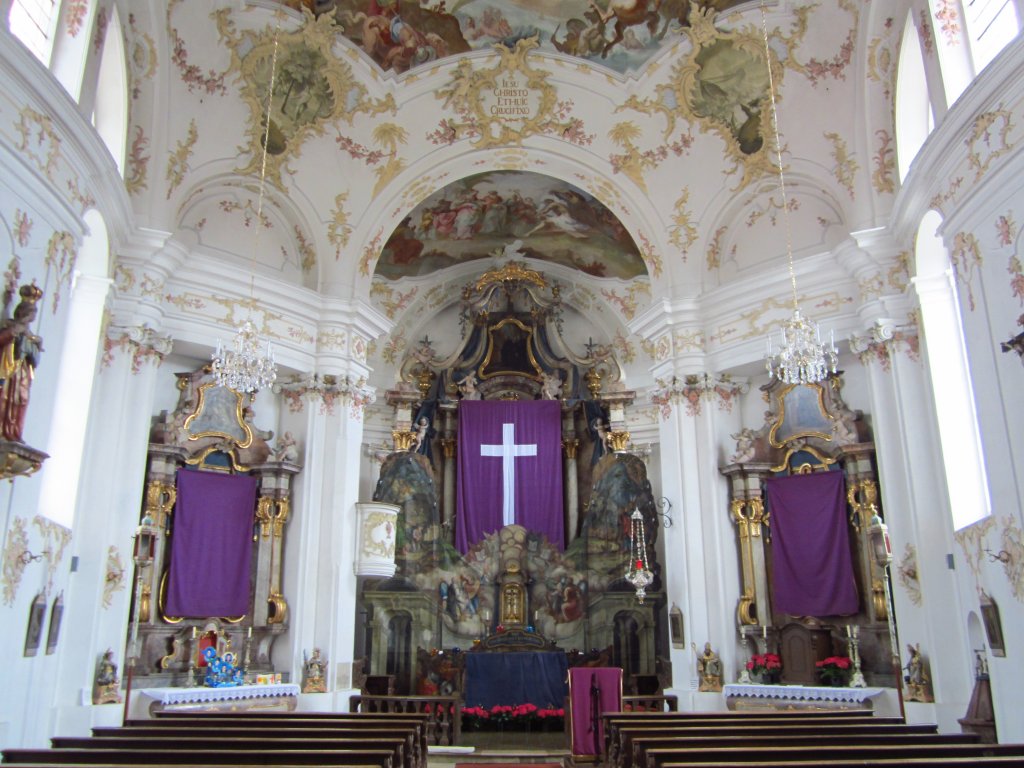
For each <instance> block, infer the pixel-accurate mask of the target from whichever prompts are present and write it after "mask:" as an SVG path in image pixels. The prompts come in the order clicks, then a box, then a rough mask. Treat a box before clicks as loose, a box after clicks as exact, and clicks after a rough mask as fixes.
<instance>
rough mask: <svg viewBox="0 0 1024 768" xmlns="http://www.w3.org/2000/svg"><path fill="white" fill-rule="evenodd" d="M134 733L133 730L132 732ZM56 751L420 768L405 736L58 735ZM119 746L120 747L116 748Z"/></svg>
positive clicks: (54, 746) (54, 742)
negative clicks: (297, 758) (374, 754)
mask: <svg viewBox="0 0 1024 768" xmlns="http://www.w3.org/2000/svg"><path fill="white" fill-rule="evenodd" d="M129 730H130V729H129ZM50 741H51V743H52V745H53V748H54V749H55V750H65V749H74V750H83V749H102V750H106V749H114V748H116V749H122V750H147V751H154V750H159V751H161V752H164V753H165V754H166V753H170V752H177V751H187V752H193V753H197V754H206V755H207V756H209V755H212V754H214V753H219V752H225V753H233V752H236V751H239V750H245V749H257V748H258V749H259V750H260V751H262V752H264V753H278V752H296V751H303V750H312V751H317V752H336V751H337V752H353V751H363V750H366V751H373V750H387V751H388V752H389V753H390V754H391V756H392V757H393V766H394V768H399V767H400V766H401V768H418V766H416V765H414V764H413V762H412V757H411V755H407V754H406V748H405V738H404V737H402V736H374V737H361V736H355V737H334V736H324V735H321V736H318V737H315V738H303V737H296V738H293V737H280V736H268V735H265V734H260V733H252V734H248V735H246V736H243V737H222V736H221V735H220V734H219V733H218V734H216V735H214V734H213V733H211V734H209V735H191V736H179V735H169V736H150V737H139V736H131V735H123V736H119V737H116V738H110V737H107V738H96V737H91V736H58V737H55V738H53V739H51V740H50ZM115 744H116V747H115V746H114V745H115Z"/></svg>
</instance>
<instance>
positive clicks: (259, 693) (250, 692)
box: [139, 683, 299, 706]
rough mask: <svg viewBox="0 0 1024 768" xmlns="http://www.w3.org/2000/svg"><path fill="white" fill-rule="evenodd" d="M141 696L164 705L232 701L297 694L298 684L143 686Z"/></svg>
mask: <svg viewBox="0 0 1024 768" xmlns="http://www.w3.org/2000/svg"><path fill="white" fill-rule="evenodd" d="M139 693H141V694H142V695H143V696H148V697H149V698H151V699H155V700H156V702H158V703H160V704H163V705H164V706H170V705H173V704H205V703H208V702H215V701H234V700H236V699H262V698H270V697H272V696H298V695H299V686H298V685H297V684H295V683H275V684H272V685H232V686H225V687H224V688H206V687H203V686H196V687H195V688H143V689H142V690H140V691H139Z"/></svg>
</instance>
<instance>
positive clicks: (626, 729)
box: [605, 715, 937, 765]
mask: <svg viewBox="0 0 1024 768" xmlns="http://www.w3.org/2000/svg"><path fill="white" fill-rule="evenodd" d="M826 729H827V730H828V732H829V733H832V732H838V733H847V734H855V733H874V732H878V733H903V734H908V733H936V731H937V729H936V726H934V725H907V724H906V723H904V722H903V720H901V719H900V718H871V717H857V718H854V717H847V718H842V719H837V720H823V719H821V718H802V717H799V716H786V715H781V716H778V717H775V718H754V719H752V720H750V721H749V722H744V721H743V720H742V719H739V718H733V719H726V720H715V719H712V720H704V719H700V718H687V719H672V720H670V719H660V720H655V721H653V722H651V721H647V720H639V719H635V718H630V719H629V720H628V721H626V722H625V724H624V723H623V721H622V719H620V718H618V717H617V716H606V720H605V753H606V762H607V763H608V764H609V765H624V764H627V763H629V762H630V755H631V752H632V747H631V741H632V739H633V738H635V737H637V736H641V735H648V736H659V737H662V736H664V737H667V736H670V735H672V736H680V737H682V736H687V735H703V734H709V733H715V734H720V735H722V736H728V735H732V734H739V735H744V734H749V735H750V736H757V735H759V734H760V733H763V732H768V733H771V734H776V733H790V734H797V733H799V732H800V731H801V730H805V731H806V732H808V733H814V734H818V733H822V732H823V730H826Z"/></svg>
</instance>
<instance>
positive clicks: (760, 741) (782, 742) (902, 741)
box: [623, 732, 979, 768]
mask: <svg viewBox="0 0 1024 768" xmlns="http://www.w3.org/2000/svg"><path fill="white" fill-rule="evenodd" d="M631 743H632V754H631V755H630V754H627V755H626V756H625V757H624V759H623V764H624V765H625V766H627V767H628V768H633V766H644V765H646V763H647V753H648V752H649V751H652V750H666V751H669V750H670V751H674V752H677V753H679V754H686V753H687V752H688V751H689V750H698V749H705V748H709V747H747V748H750V749H757V750H763V751H764V753H765V754H769V753H770V752H771V750H773V749H774V748H775V747H789V746H794V747H801V746H808V747H810V746H820V747H828V746H853V747H855V746H858V745H875V744H878V745H889V744H897V745H915V744H918V745H925V746H927V745H930V744H978V743H979V741H978V737H977V735H976V734H968V733H952V734H926V733H912V734H878V733H867V734H861V735H858V736H846V737H840V736H835V735H833V734H830V733H802V734H798V735H787V736H757V737H751V736H749V735H744V736H719V735H717V734H715V733H714V732H711V733H707V734H704V735H701V736H686V737H681V738H680V737H675V736H668V737H658V736H644V737H643V738H638V739H633V740H632V742H631Z"/></svg>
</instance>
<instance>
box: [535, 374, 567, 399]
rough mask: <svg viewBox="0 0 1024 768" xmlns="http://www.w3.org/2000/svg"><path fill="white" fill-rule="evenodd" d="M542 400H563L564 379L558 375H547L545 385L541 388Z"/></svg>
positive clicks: (545, 375)
mask: <svg viewBox="0 0 1024 768" xmlns="http://www.w3.org/2000/svg"><path fill="white" fill-rule="evenodd" d="M540 399H541V400H561V399H562V378H561V377H560V376H559V375H558V374H557V373H545V374H544V383H543V384H542V385H541V388H540Z"/></svg>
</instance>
